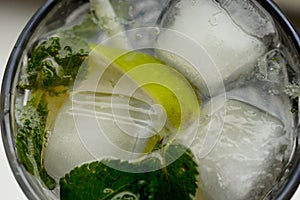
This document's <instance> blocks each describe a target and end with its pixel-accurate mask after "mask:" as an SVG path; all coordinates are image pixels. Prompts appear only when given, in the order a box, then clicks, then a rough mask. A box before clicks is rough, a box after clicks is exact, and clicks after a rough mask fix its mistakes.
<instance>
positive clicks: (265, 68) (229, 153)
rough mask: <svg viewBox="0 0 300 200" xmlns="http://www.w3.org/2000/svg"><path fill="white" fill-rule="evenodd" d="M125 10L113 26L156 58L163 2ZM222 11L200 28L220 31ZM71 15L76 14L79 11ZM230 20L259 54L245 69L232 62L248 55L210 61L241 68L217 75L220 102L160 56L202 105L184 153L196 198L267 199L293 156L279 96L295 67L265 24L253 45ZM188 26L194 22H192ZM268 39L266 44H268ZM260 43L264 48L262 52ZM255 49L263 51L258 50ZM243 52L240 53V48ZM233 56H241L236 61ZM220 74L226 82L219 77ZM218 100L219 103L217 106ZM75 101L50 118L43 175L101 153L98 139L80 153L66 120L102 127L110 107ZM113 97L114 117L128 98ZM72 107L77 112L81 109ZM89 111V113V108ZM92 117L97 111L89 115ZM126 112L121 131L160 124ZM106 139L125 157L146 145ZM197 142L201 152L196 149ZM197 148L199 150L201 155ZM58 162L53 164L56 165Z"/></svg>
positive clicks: (144, 111) (287, 107)
mask: <svg viewBox="0 0 300 200" xmlns="http://www.w3.org/2000/svg"><path fill="white" fill-rule="evenodd" d="M224 2H226V1H224ZM224 2H223V3H224ZM148 4H150V5H151V6H152V7H153V6H154V7H155V8H157V9H153V8H151V9H153V10H155V12H151V14H143V9H144V8H148V6H147V5H148ZM130 5H131V4H130ZM133 5H135V6H134V9H132V8H130V6H129V7H128V15H125V16H123V17H121V20H120V21H121V24H122V25H124V26H125V30H127V29H128V30H130V31H128V32H127V36H128V38H129V40H130V42H131V45H132V48H133V49H135V48H137V47H151V48H142V49H140V51H143V52H147V53H150V54H152V55H153V56H156V57H160V56H161V54H160V52H159V51H157V49H156V48H154V47H155V45H154V44H153V43H155V42H156V41H157V40H158V39H159V37H161V35H163V34H164V33H163V31H164V30H163V28H164V26H165V27H168V26H169V25H168V24H163V25H162V26H163V27H161V24H156V22H157V20H158V18H159V14H157V13H159V12H161V11H162V8H165V6H166V5H167V4H166V2H158V1H157V2H156V1H146V2H141V1H132V5H131V6H133ZM161 5H164V6H161ZM210 6H211V5H210ZM226 6H227V4H222V5H219V6H217V7H218V8H217V9H219V10H218V12H216V13H213V14H212V15H211V16H208V20H207V21H206V23H207V24H208V25H209V28H211V29H214V28H216V27H217V26H218V25H220V24H221V25H222V23H227V22H222V23H220V21H218V20H220V16H222V15H224V16H227V15H228V14H226V13H227V12H229V13H230V9H227V10H223V9H224V8H225V9H226ZM210 8H211V7H210ZM86 9H87V10H88V7H86ZM118 9H121V6H119V7H118ZM148 9H149V8H148ZM177 9H181V8H180V6H179V7H177ZM213 9H215V8H213ZM156 12H157V13H156ZM78 13H79V14H80V15H82V9H81V10H80V12H78ZM155 13H156V14H155ZM167 13H168V12H167ZM74 16H76V12H75V14H74V15H73V16H72V20H73V21H72V22H68V23H71V24H72V23H75V24H76V17H74ZM236 18H237V17H236V16H233V15H232V16H230V15H229V17H228V20H230V19H231V20H232V21H231V22H230V23H231V25H230V26H232V25H233V26H234V27H237V29H236V31H237V34H239V35H240V36H241V37H242V36H247V38H248V39H247V40H249V44H250V47H251V45H254V46H255V48H257V49H258V50H259V51H258V53H257V54H253V55H254V56H253V57H251V58H249V60H250V61H249V62H246V63H247V64H243V63H242V62H239V59H240V60H243V59H246V58H245V57H243V56H245V55H247V54H248V53H249V52H243V53H242V54H241V53H240V52H239V51H238V49H234V48H233V49H231V50H233V52H232V55H233V59H232V60H228V59H226V57H227V58H228V57H229V56H230V54H229V55H226V56H223V57H222V54H220V55H219V56H216V57H214V58H215V60H214V61H215V62H216V63H217V65H221V64H223V63H224V65H225V66H227V67H228V66H231V65H232V64H237V65H243V66H246V67H245V68H237V69H236V70H233V71H230V70H228V71H227V69H226V68H225V72H224V73H223V72H221V75H224V74H225V80H224V83H225V85H224V91H226V95H225V101H223V100H224V99H223V98H224V93H222V92H220V91H221V90H220V89H219V88H218V87H217V86H216V87H215V85H212V86H211V87H212V88H213V90H212V91H213V92H212V95H210V94H208V93H206V92H204V91H205V90H206V89H207V88H209V87H210V86H207V85H206V84H208V85H209V84H211V83H214V79H211V80H213V81H212V82H209V81H210V80H209V79H208V80H207V81H204V83H203V82H200V83H199V82H198V81H199V79H197V76H194V70H195V69H194V68H193V67H191V68H190V66H189V65H188V64H186V61H182V59H181V58H179V57H178V56H177V55H173V56H174V60H171V61H170V60H168V58H166V57H164V58H162V59H165V61H166V62H167V63H168V62H170V65H171V66H173V67H175V68H176V69H177V70H178V71H180V72H181V73H182V74H183V75H184V76H185V78H186V79H187V80H189V82H190V83H191V85H192V86H193V88H194V89H195V92H196V93H197V94H199V96H201V99H202V109H203V112H202V116H201V122H202V124H201V125H200V126H199V131H198V135H197V137H196V139H195V140H194V142H193V144H192V145H191V146H190V148H191V149H192V151H193V153H194V154H195V156H196V158H197V161H198V164H199V171H200V174H201V175H200V177H199V191H198V193H197V196H196V199H203V198H205V199H224V200H225V199H231V200H234V199H263V198H264V197H265V196H266V195H267V193H268V192H269V191H270V190H272V188H273V187H275V186H276V184H277V183H278V182H279V180H280V178H282V177H283V176H284V170H285V167H286V166H287V165H288V163H289V162H290V159H291V155H293V151H294V149H293V147H294V142H295V141H294V136H295V133H294V130H295V127H296V117H295V116H296V114H297V113H296V114H292V113H291V109H292V108H293V107H294V102H293V101H294V100H293V99H291V98H290V96H292V95H291V94H290V93H287V89H288V87H289V86H290V84H291V82H292V81H294V80H293V79H292V78H293V77H292V78H291V71H292V72H293V71H294V69H293V68H296V65H295V61H294V60H293V59H291V58H292V57H293V56H292V55H291V54H292V53H289V51H288V49H287V48H286V47H285V45H284V44H282V41H279V40H278V38H279V37H278V35H277V34H279V35H280V34H281V33H280V31H279V32H277V31H275V32H276V33H275V32H274V31H273V30H272V28H270V27H269V24H270V23H267V25H268V27H269V29H268V30H269V32H268V33H267V36H266V37H265V35H264V34H263V33H262V32H259V34H258V35H259V36H257V35H256V36H255V37H254V38H255V39H253V34H254V35H255V34H256V33H253V32H251V30H250V31H249V29H251V27H246V28H241V26H242V25H241V24H240V23H241V22H240V21H236V20H235V19H236ZM80 19H81V18H80ZM70 20H71V19H70ZM166 21H168V20H166ZM188 21H190V22H192V23H194V22H193V21H192V19H189V20H188ZM203 23H204V22H203ZM137 24H138V25H137ZM146 25H149V26H152V28H150V29H136V30H131V29H132V28H134V27H136V26H137V27H139V26H140V27H142V26H146ZM149 30H150V31H149ZM192 31H193V32H196V31H197V30H196V29H193V30H192ZM217 31H218V30H217ZM204 32H205V31H204ZM214 33H215V32H214ZM221 35H222V32H220V33H217V34H216V35H209V36H208V37H211V38H208V39H209V40H211V41H215V42H212V43H211V44H212V47H211V48H212V49H218V48H224V46H222V44H224V43H223V42H224V41H223V40H226V37H225V38H223V39H222V40H219V39H218V38H214V37H213V36H221ZM229 35H230V34H229ZM259 37H261V38H259ZM270 37H271V38H272V39H270ZM106 38H107V35H105V34H104V33H103V32H101V33H100V34H97V35H95V37H94V38H90V41H93V42H95V41H99V40H100V41H101V40H103V39H106ZM266 43H268V44H267V45H266ZM247 45H248V44H245V46H246V47H247ZM261 46H264V47H262V48H260V47H261ZM243 48H244V46H240V49H243ZM187 50H189V52H191V51H192V53H190V54H192V55H193V54H195V53H197V51H193V49H192V50H191V49H187ZM250 50H251V48H250ZM252 50H253V49H252ZM239 56H242V57H241V58H239ZM183 60H184V59H183ZM188 62H189V60H188ZM196 62H197V61H196ZM182 63H184V64H185V65H184V67H182V65H181V64H182ZM220 63H221V64H220ZM228 68H229V67H228ZM221 71H222V70H221ZM222 73H223V74H222ZM227 73H228V74H229V75H227ZM231 73H233V74H234V76H231ZM202 78H203V76H202ZM108 83H109V84H112V85H114V83H113V82H112V81H108ZM220 95H221V97H222V98H221V99H222V101H221V103H220V104H218V98H220ZM83 96H84V97H85V98H78V99H71V100H68V102H66V103H65V105H64V107H63V108H62V110H61V111H60V114H59V116H58V118H57V122H56V123H57V124H56V126H55V127H54V129H53V130H52V134H53V135H52V139H51V137H50V140H49V145H48V153H46V157H45V167H46V169H47V170H48V171H49V173H50V174H52V175H53V176H55V177H57V178H59V177H60V176H62V175H64V174H65V173H66V172H68V171H69V170H71V169H72V168H73V167H75V166H77V165H80V164H81V163H84V162H88V161H91V160H95V159H100V158H102V157H103V156H105V155H102V154H101V155H96V156H95V152H103V151H102V150H103V149H101V148H99V146H100V145H97V141H100V140H101V139H99V138H98V139H97V140H94V141H96V142H95V143H94V146H93V147H88V148H87V147H86V146H84V145H82V142H81V141H80V138H79V137H78V135H76V131H75V129H76V126H75V124H74V121H73V119H74V118H73V115H74V114H75V115H77V116H78V117H79V119H78V120H81V121H82V122H84V123H83V124H89V122H90V120H91V118H93V117H94V118H96V119H97V120H98V122H99V119H101V120H103V121H102V122H104V121H105V120H106V122H109V121H110V119H111V117H112V112H111V107H109V106H107V105H104V104H105V103H103V102H105V98H104V99H103V98H102V97H103V96H102V97H99V95H98V97H99V98H100V100H99V101H101V103H100V102H98V100H97V98H94V99H93V101H94V102H92V103H91V104H89V102H88V101H87V99H86V98H88V97H89V96H88V95H83ZM83 96H81V97H83ZM95 96H96V97H97V94H96V93H94V94H91V97H95ZM140 96H142V97H144V98H145V99H147V98H148V96H147V95H145V94H140ZM119 97H120V99H123V100H121V101H120V100H118V102H119V103H120V104H118V105H120V107H119V108H117V110H119V111H120V110H122V108H123V107H122V106H123V105H125V106H126V105H127V104H126V103H127V102H128V101H127V100H128V97H127V96H119ZM215 100H216V101H215ZM212 102H216V103H215V107H216V108H218V109H217V110H214V111H215V112H212V110H211V109H210V108H211V107H210V106H211V105H212ZM72 103H75V105H77V106H76V108H82V109H80V110H76V109H75V110H72V106H71V104H72ZM94 103H96V104H94ZM79 105H82V107H81V106H79ZM95 105H96V109H95V107H94V106H95ZM222 105H225V107H222ZM97 106H98V108H97ZM104 107H105V108H106V109H105V108H104ZM103 108H104V109H103ZM95 110H96V111H97V112H96V113H93V112H94V111H95ZM130 110H131V111H132V113H134V112H135V114H133V115H134V119H136V121H135V122H134V123H133V124H130V123H129V121H128V120H127V119H126V115H125V116H122V114H124V113H122V112H120V113H119V115H117V117H120V118H119V119H120V121H119V122H124V123H125V122H126V123H125V124H127V125H128V127H129V128H136V129H138V128H139V126H136V122H138V124H139V125H140V126H144V124H149V123H148V122H149V121H151V120H152V119H153V116H154V117H157V116H158V118H157V119H156V120H157V121H156V122H159V121H160V120H159V119H161V118H159V117H162V118H163V116H162V112H159V110H156V111H158V113H155V112H154V114H153V115H152V117H151V114H150V115H149V110H150V111H151V105H149V104H145V103H144V102H141V101H136V102H135V103H133V105H131V107H130ZM90 111H91V112H92V113H91V112H90ZM152 111H153V109H152ZM154 111H155V110H154ZM223 111H226V112H227V115H226V114H224V113H222V112H223ZM220 113H221V114H220ZM131 119H132V118H131ZM97 120H96V121H97ZM211 120H212V121H211ZM59 122H64V123H59ZM98 122H96V123H98ZM210 122H211V123H213V125H216V126H215V127H213V128H215V129H216V130H217V131H218V128H220V129H219V130H220V132H219V133H220V134H211V135H210V136H209V137H210V138H207V137H206V136H207V135H208V134H207V133H210V132H212V133H215V130H212V131H210V129H209V128H210V127H209V126H207V124H209V123H210ZM104 124H105V123H104ZM154 124H156V125H152V126H150V125H148V127H147V128H148V129H145V130H143V131H144V134H150V135H151V134H152V133H151V130H153V129H157V127H154V126H158V127H159V126H161V125H160V124H157V123H154ZM66 126H68V131H66V132H65V133H64V134H63V135H57V134H55V132H59V131H56V130H55V129H57V130H59V129H60V128H61V129H64V130H66V129H65V127H66ZM219 126H220V127H219ZM223 126H224V128H223ZM111 127H114V125H111V124H110V125H107V127H106V128H107V129H111ZM82 128H83V129H86V130H87V132H88V134H89V135H93V134H95V130H96V129H97V127H93V126H88V125H87V126H86V127H82ZM203 130H206V132H205V131H204V132H203ZM96 132H97V131H96ZM56 136H58V138H56V139H55V137H56ZM103 137H104V136H103ZM113 139H115V143H117V144H119V145H120V146H121V147H122V148H128V147H130V148H131V147H133V149H132V148H131V149H126V150H127V151H129V152H132V151H133V152H135V151H142V150H141V149H144V147H143V145H146V143H147V142H146V141H142V142H141V141H131V143H132V144H129V145H128V141H130V139H128V138H125V139H124V138H113ZM178 139H180V140H181V141H182V143H184V144H185V143H188V144H190V143H191V142H190V138H189V137H188V136H186V137H181V138H178ZM51 140H52V141H51ZM53 141H56V142H58V143H56V142H53ZM207 141H208V142H207ZM122 142H124V143H122ZM205 142H206V144H205V145H206V146H205V145H204V143H205ZM129 143H130V142H129ZM139 145H141V146H142V147H141V146H139ZM102 147H103V146H102ZM203 147H205V148H206V147H207V148H206V149H204V151H203ZM66 148H67V150H66ZM91 148H92V149H94V153H91V152H90V150H91ZM105 150H106V151H107V150H109V148H107V147H105ZM117 154H119V152H117V153H116V154H115V155H117ZM47 156H48V157H47ZM49 156H50V158H49ZM59 160H61V162H60V161H59ZM57 163H60V166H58V165H57Z"/></svg>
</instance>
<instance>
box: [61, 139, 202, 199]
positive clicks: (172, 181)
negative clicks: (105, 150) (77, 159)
mask: <svg viewBox="0 0 300 200" xmlns="http://www.w3.org/2000/svg"><path fill="white" fill-rule="evenodd" d="M177 157H178V159H177V160H175V161H174V162H172V161H173V160H172V159H173V158H177ZM162 159H163V160H165V161H166V162H168V161H169V162H170V163H169V165H168V166H165V165H164V164H163V163H161V160H160V159H158V158H157V157H151V156H150V157H149V156H148V158H146V159H144V160H142V161H140V162H135V163H129V162H124V161H120V160H103V161H101V162H100V161H95V162H92V163H88V164H84V165H82V166H80V167H76V168H75V169H73V170H72V171H71V172H70V173H68V174H66V175H65V176H64V177H62V178H61V179H60V198H61V199H62V200H70V199H72V200H96V199H97V200H105V199H149V200H154V199H155V200H169V199H170V200H171V199H172V200H173V199H181V200H190V199H192V197H193V196H194V195H195V194H196V189H197V180H196V176H197V175H198V171H197V164H196V163H195V161H194V156H193V154H192V153H191V151H190V150H189V149H186V148H185V147H184V146H182V145H179V144H172V145H170V146H169V147H168V148H167V149H166V150H165V152H164V156H163V158H162ZM157 166H160V169H159V170H156V171H150V172H144V173H142V172H141V171H147V170H148V169H153V168H157ZM119 169H122V170H124V171H122V170H119ZM127 169H130V171H132V170H136V171H137V172H139V173H129V172H126V171H128V170H127Z"/></svg>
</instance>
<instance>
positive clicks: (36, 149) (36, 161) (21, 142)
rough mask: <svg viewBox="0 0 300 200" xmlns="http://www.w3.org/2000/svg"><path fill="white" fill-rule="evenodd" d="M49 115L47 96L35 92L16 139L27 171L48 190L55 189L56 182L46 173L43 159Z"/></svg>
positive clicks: (25, 108)
mask: <svg viewBox="0 0 300 200" xmlns="http://www.w3.org/2000/svg"><path fill="white" fill-rule="evenodd" d="M47 114H48V109H47V103H46V100H45V95H44V94H43V93H42V92H40V91H39V92H35V93H34V94H32V97H31V99H30V101H28V102H27V105H26V106H24V107H23V110H22V115H21V118H20V121H21V123H22V127H21V128H20V129H19V131H18V134H17V137H16V147H17V153H18V158H19V160H20V161H21V162H22V163H23V165H24V167H25V169H26V170H27V171H28V172H29V173H31V174H33V175H34V176H36V177H38V178H39V179H40V180H42V182H43V183H44V184H45V186H46V187H47V188H49V189H54V187H55V186H56V182H55V180H54V179H53V178H51V177H50V176H49V175H48V174H47V172H46V171H45V169H44V163H43V159H42V152H43V150H44V148H45V144H46V143H47V137H48V135H47V132H46V131H45V127H46V117H47Z"/></svg>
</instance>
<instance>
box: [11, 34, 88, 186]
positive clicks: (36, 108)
mask: <svg viewBox="0 0 300 200" xmlns="http://www.w3.org/2000/svg"><path fill="white" fill-rule="evenodd" d="M74 43H75V41H74ZM80 43H81V44H82V46H81V47H82V49H75V50H74V49H72V47H71V46H68V45H67V43H64V44H62V43H61V41H60V38H58V37H53V38H49V39H47V40H45V41H43V42H41V43H40V44H39V45H38V46H37V47H36V48H35V49H34V50H33V51H32V53H31V55H30V57H29V60H28V64H27V67H26V74H25V75H24V76H23V77H22V80H21V81H20V82H19V84H18V88H19V89H22V90H25V89H26V90H30V94H31V95H30V99H29V101H28V102H27V103H26V105H25V106H23V108H22V109H21V110H20V111H19V112H20V117H19V119H17V121H18V133H17V135H16V148H17V154H18V158H19V160H20V162H21V163H22V164H23V165H24V167H25V169H26V170H27V171H28V172H29V173H31V174H32V175H34V176H35V177H37V178H38V179H39V180H41V181H42V183H44V185H45V186H46V187H47V188H48V189H54V188H55V186H56V182H55V180H54V179H53V178H52V177H50V176H49V175H48V173H47V172H46V170H45V168H44V159H43V154H44V151H45V148H46V144H47V140H48V136H49V133H50V132H48V131H47V130H51V127H50V125H49V124H51V123H52V122H53V121H54V119H53V118H55V116H56V115H57V112H58V110H59V105H58V104H59V103H57V102H64V100H65V98H67V97H68V95H67V91H68V90H69V88H70V87H71V86H72V85H73V84H74V81H75V79H76V77H77V74H78V71H79V69H80V68H81V65H82V63H83V62H84V60H85V58H86V56H87V55H88V52H87V49H86V48H85V47H86V46H87V44H85V45H84V43H83V42H82V41H80ZM77 48H78V47H77ZM56 101H57V102H56ZM49 105H51V106H49ZM48 107H52V110H50V111H49V110H48ZM53 108H55V109H54V110H53ZM50 112H51V114H52V115H51V116H52V118H49V117H48V116H50V115H49V113H50ZM47 128H48V129H47Z"/></svg>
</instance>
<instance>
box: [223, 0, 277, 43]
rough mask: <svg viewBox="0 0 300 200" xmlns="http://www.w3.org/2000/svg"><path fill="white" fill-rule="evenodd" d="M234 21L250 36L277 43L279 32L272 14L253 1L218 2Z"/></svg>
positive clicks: (265, 41)
mask: <svg viewBox="0 0 300 200" xmlns="http://www.w3.org/2000/svg"><path fill="white" fill-rule="evenodd" d="M218 2H219V5H220V6H221V7H222V8H224V9H225V10H226V11H227V12H228V13H230V16H231V18H232V20H233V21H234V22H235V23H236V24H237V25H238V26H240V28H241V29H243V30H244V31H245V32H247V33H248V34H250V35H252V36H254V37H258V38H260V39H262V40H263V41H264V43H268V44H269V45H270V44H272V42H275V43H277V42H278V41H277V39H278V38H277V30H276V29H275V25H274V21H273V20H272V17H271V16H270V14H269V13H268V12H267V11H266V10H264V9H263V8H262V6H261V5H259V4H258V3H257V2H255V1H252V0H247V1H243V0H242V1H241V0H218Z"/></svg>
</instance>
